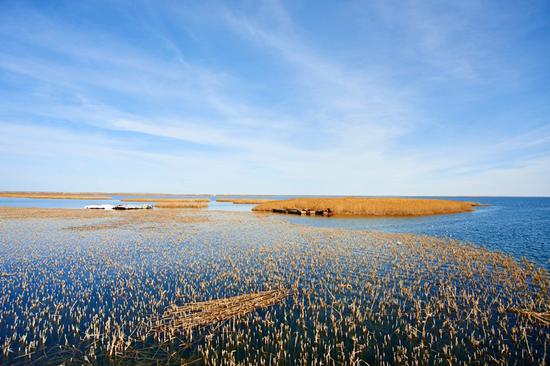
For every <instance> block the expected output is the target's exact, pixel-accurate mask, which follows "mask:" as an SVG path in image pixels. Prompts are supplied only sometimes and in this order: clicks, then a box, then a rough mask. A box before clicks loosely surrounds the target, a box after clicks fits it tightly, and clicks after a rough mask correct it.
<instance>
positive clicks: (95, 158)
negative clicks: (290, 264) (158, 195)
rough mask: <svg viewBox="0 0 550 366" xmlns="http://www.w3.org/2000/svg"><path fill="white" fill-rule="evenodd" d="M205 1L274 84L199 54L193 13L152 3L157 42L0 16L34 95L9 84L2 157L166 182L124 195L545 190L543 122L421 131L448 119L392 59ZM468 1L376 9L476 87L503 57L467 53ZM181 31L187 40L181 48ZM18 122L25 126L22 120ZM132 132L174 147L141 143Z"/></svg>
mask: <svg viewBox="0 0 550 366" xmlns="http://www.w3.org/2000/svg"><path fill="white" fill-rule="evenodd" d="M394 5H395V4H394ZM208 6H209V7H214V8H213V9H209V10H211V11H208V13H209V14H210V15H211V19H209V20H208V22H213V23H216V25H217V26H218V27H220V28H222V29H223V30H224V32H225V33H224V36H226V37H228V39H230V40H231V42H234V43H235V47H237V46H238V47H239V48H241V49H246V54H247V55H252V56H255V57H258V59H260V58H265V59H268V60H270V62H273V63H275V64H276V65H277V66H278V68H276V69H275V68H270V69H266V70H265V73H266V74H267V73H270V72H274V73H276V75H266V78H263V77H262V76H260V77H256V78H249V77H247V76H246V75H247V73H246V72H244V71H243V70H240V69H239V68H235V67H230V66H229V65H228V64H224V61H223V60H224V59H225V57H226V55H222V54H219V55H216V56H219V57H220V58H221V60H220V61H219V62H215V61H216V60H214V61H213V60H207V62H201V58H200V57H199V56H200V55H196V54H194V55H190V54H191V53H192V52H193V49H192V47H193V45H194V43H193V42H208V39H204V37H205V35H204V34H201V33H200V32H199V33H196V32H194V30H193V29H190V28H188V27H191V25H188V24H191V23H193V24H195V23H197V22H199V23H200V21H199V20H197V19H196V17H194V16H193V14H191V13H192V11H190V10H189V9H187V8H186V6H184V5H181V4H170V5H169V6H168V9H165V10H164V11H159V10H158V9H156V8H152V7H150V6H149V7H144V8H143V11H144V14H141V15H140V16H139V17H137V18H136V19H134V21H135V22H136V24H135V25H136V26H137V27H142V28H143V29H145V30H147V36H148V37H150V39H148V42H151V39H153V40H155V42H152V43H153V44H154V46H153V47H151V45H150V44H144V43H145V42H146V41H143V43H140V42H129V41H128V40H127V39H125V38H124V35H123V34H113V32H112V31H107V30H101V29H89V28H87V29H86V31H81V30H79V29H78V26H77V25H75V24H71V23H70V22H69V23H68V24H62V23H60V22H59V21H57V20H53V19H51V18H50V17H49V16H47V15H44V14H42V13H41V12H39V11H31V10H30V9H29V10H27V11H25V15H26V16H27V17H28V18H27V19H26V20H24V19H21V18H16V17H15V18H14V19H12V20H10V21H6V22H2V25H1V26H0V37H2V39H6V40H9V42H8V44H9V47H7V48H5V49H3V50H0V69H1V70H3V71H4V72H5V73H6V74H7V75H9V76H10V78H13V79H14V80H16V83H19V84H18V87H20V88H21V89H22V91H18V92H17V93H13V92H12V90H7V89H6V90H1V89H0V96H2V97H3V98H2V99H3V101H0V116H3V118H4V121H10V122H5V123H4V124H2V127H1V128H2V130H3V132H4V133H5V136H9V137H8V139H9V141H8V140H6V141H5V142H3V143H2V144H1V146H0V150H1V151H4V152H5V153H6V154H9V155H10V156H19V157H24V158H29V159H31V160H30V161H32V157H33V156H34V157H36V159H42V161H47V159H51V158H52V157H53V156H64V155H70V154H71V152H72V154H73V155H75V156H79V157H80V158H81V159H82V160H83V161H87V162H89V164H91V165H93V166H95V167H97V169H99V166H101V164H102V163H104V164H106V165H108V167H109V170H111V171H114V170H116V166H119V165H124V166H125V168H124V169H123V171H124V174H129V175H132V176H136V173H135V171H136V170H140V169H149V170H152V171H154V172H155V174H154V175H156V176H158V177H159V178H158V179H152V178H151V179H147V180H146V181H144V182H141V183H132V184H136V185H139V188H138V187H136V188H135V189H134V188H133V187H128V188H125V187H121V186H119V184H120V183H121V182H120V181H117V180H115V179H113V180H112V184H113V185H117V188H116V189H118V190H128V189H130V190H154V191H158V190H160V189H159V188H158V187H159V185H162V187H163V188H164V189H165V190H167V191H182V190H187V191H204V190H205V189H207V190H209V191H212V192H215V191H220V190H225V191H226V192H229V191H233V192H237V191H241V192H245V191H246V192H252V193H254V192H257V193H262V192H263V193H319V194H323V193H324V194H331V193H332V194H338V193H339V194H461V193H464V194H480V193H490V192H489V191H487V187H488V186H489V185H490V183H488V182H490V181H492V182H493V183H494V182H496V179H500V178H502V177H504V176H513V175H514V174H517V175H521V174H524V173H525V174H526V175H527V176H532V177H534V176H535V175H536V176H537V177H539V178H540V179H543V180H546V182H548V179H549V177H550V174H546V173H544V171H543V172H542V173H537V174H535V173H534V169H535V168H534V167H539V168H540V167H541V166H542V165H543V163H544V162H545V161H546V156H547V154H548V146H549V144H550V142H549V139H548V129H547V128H546V127H544V126H543V127H540V125H539V126H536V125H535V126H534V127H532V128H530V129H526V130H524V131H523V132H522V134H521V136H518V137H514V138H512V137H510V136H508V135H506V134H503V135H501V137H499V138H498V139H496V140H490V139H487V140H486V141H485V143H484V144H483V145H479V143H478V141H468V140H466V139H461V138H460V136H457V138H456V139H454V140H451V141H452V142H453V143H452V144H451V145H450V144H449V138H448V137H447V138H446V139H445V140H444V141H443V140H442V141H437V139H436V140H434V141H429V140H428V139H423V138H422V137H420V138H418V137H414V136H415V135H422V133H423V131H425V130H426V129H427V128H430V127H433V128H439V127H438V126H442V125H443V126H445V124H446V123H447V124H448V123H449V122H448V121H447V120H443V121H442V120H440V119H438V118H437V117H434V116H433V115H432V114H431V113H430V112H429V111H427V109H426V105H429V106H430V103H429V101H427V100H426V95H428V94H429V93H426V91H425V90H424V89H423V86H422V85H415V83H414V82H409V81H407V82H398V81H396V79H395V78H394V77H392V75H393V74H392V72H393V70H392V67H393V64H394V63H393V62H389V63H388V65H376V67H373V66H372V65H364V66H363V67H361V65H358V64H357V63H353V62H350V63H346V62H345V61H342V59H340V58H336V57H333V55H331V54H330V50H329V49H327V48H324V47H323V44H322V40H317V41H312V40H311V39H309V38H307V37H306V36H304V34H303V32H301V29H300V28H301V27H303V26H304V25H303V24H300V23H299V22H298V21H297V19H295V18H294V17H293V15H292V14H291V13H289V11H287V9H286V8H285V6H284V4H283V3H281V2H278V1H269V2H262V3H261V4H258V5H257V6H253V7H244V6H243V7H240V8H239V9H235V8H233V7H231V8H229V7H224V6H218V5H212V4H209V5H208ZM457 6H458V5H457ZM458 7H459V9H458V10H459V11H458V15H457V16H458V17H460V16H464V18H465V19H464V20H463V21H462V22H459V23H456V22H452V21H450V20H449V17H452V18H453V19H455V17H456V16H455V15H452V14H451V13H450V12H443V13H444V14H443V15H444V16H441V15H438V16H433V14H431V12H432V11H431V10H430V9H427V8H426V7H424V6H422V5H421V4H417V5H411V6H408V7H406V9H405V11H404V12H403V14H396V13H395V12H393V13H392V11H391V10H392V9H394V7H392V6H391V4H390V5H385V3H378V5H377V6H376V8H377V11H378V14H379V15H380V16H381V17H382V18H384V17H385V18H384V19H385V21H386V22H390V23H394V24H399V25H400V26H402V27H404V29H406V30H407V31H410V33H411V34H410V41H411V42H410V47H411V50H413V52H421V53H422V54H423V57H422V58H423V59H425V60H427V62H428V63H429V64H430V67H431V68H434V70H435V69H437V72H436V73H435V74H437V75H440V77H445V78H449V80H451V79H457V78H458V79H461V80H466V81H468V82H471V81H472V80H474V79H477V78H480V77H482V76H483V75H484V74H485V69H486V68H487V67H491V65H494V63H493V61H492V59H491V60H490V62H489V61H487V57H488V56H487V53H484V51H483V50H482V49H483V47H484V45H485V44H486V42H488V39H482V40H476V39H475V37H473V36H471V37H470V36H469V37H467V40H468V42H467V44H464V45H455V43H456V42H455V41H454V39H455V38H457V37H459V35H460V34H461V33H462V32H464V31H465V30H466V29H467V28H468V27H469V26H470V23H471V22H472V21H475V19H477V18H476V17H474V18H472V17H471V16H470V15H471V14H476V13H477V12H479V11H480V10H479V9H478V5H475V4H466V5H460V6H458ZM203 11H206V10H203ZM397 18H399V19H397ZM174 19H182V20H189V22H186V21H181V22H173V20H174ZM403 19H404V20H403ZM162 20H166V21H165V22H163V21H162ZM172 22H173V23H172ZM195 26H196V24H195ZM199 26H200V25H199ZM202 28H204V27H201V29H202ZM183 36H185V37H189V38H190V39H191V40H190V41H189V42H191V45H189V44H186V46H182V41H181V39H179V38H178V37H183ZM209 36H210V37H212V35H209ZM214 37H216V35H214ZM206 38H208V37H206ZM407 40H408V38H407ZM157 41H158V43H157ZM29 50H36V52H29ZM235 52H236V51H235ZM458 55H460V56H461V57H458ZM204 57H206V56H204ZM236 57H238V56H236ZM229 61H234V60H228V62H229ZM267 76H271V77H274V78H276V77H281V78H284V79H285V81H287V84H285V87H284V88H282V89H277V90H274V91H272V92H273V94H276V97H270V91H271V90H270V87H269V84H268V83H269V78H267ZM0 82H1V79H0ZM421 84H422V83H421ZM0 85H1V84H0ZM430 92H431V91H430ZM431 106H432V107H434V108H435V109H437V106H433V105H431ZM17 118H22V119H23V120H24V121H25V123H26V124H25V125H21V126H17ZM458 119H460V117H458ZM79 126H81V127H82V128H81V130H82V131H81V132H79ZM90 131H94V132H93V133H91V132H90ZM129 134H139V135H143V136H145V138H148V139H150V140H151V141H153V140H154V141H156V142H157V144H165V145H166V148H168V146H169V147H170V148H171V151H170V152H169V153H165V152H161V151H159V149H158V147H157V148H146V147H144V146H140V145H139V144H136V139H135V138H133V137H129ZM435 136H436V137H437V136H438V135H437V134H435ZM411 141H412V142H411ZM31 145H32V146H36V149H30V146H31ZM113 157H116V158H115V159H113ZM56 161H60V162H61V163H62V161H63V159H61V160H60V159H59V158H56ZM114 162H116V163H114ZM66 163H67V164H68V166H73V167H74V166H75V165H74V164H72V163H70V162H66ZM29 164H30V165H32V164H31V163H29ZM30 165H29V166H30ZM188 172H193V173H192V174H189V173H188ZM2 175H7V172H4V173H3V174H2ZM163 176H165V177H169V178H170V179H169V180H170V181H171V182H172V183H168V182H166V180H165V179H164V178H162V177H163ZM75 179H76V178H75ZM51 181H52V182H53V181H54V178H52V180H51ZM510 181H512V180H510ZM132 182H134V181H132ZM136 182H137V180H136ZM434 182H437V184H436V183H434ZM451 182H452V183H451ZM457 182H460V184H463V185H462V186H461V185H459V183H457ZM14 184H15V182H14ZM180 187H181V188H180ZM529 187H530V188H529V189H535V188H536V189H537V190H536V191H533V192H539V194H540V192H546V191H545V190H544V189H543V188H541V187H542V186H540V185H537V184H532V185H529ZM13 188H14V189H15V188H17V187H15V186H14V187H13ZM37 188H41V189H43V188H44V187H37ZM51 188H54V187H51ZM474 188H475V189H478V190H479V191H477V192H474V191H471V190H473V189H474ZM506 189H507V190H508V191H507V192H509V193H512V192H513V191H514V189H515V188H514V186H513V185H511V184H509V185H507V188H506ZM108 190H115V188H114V187H113V188H112V189H108ZM503 192H504V191H503Z"/></svg>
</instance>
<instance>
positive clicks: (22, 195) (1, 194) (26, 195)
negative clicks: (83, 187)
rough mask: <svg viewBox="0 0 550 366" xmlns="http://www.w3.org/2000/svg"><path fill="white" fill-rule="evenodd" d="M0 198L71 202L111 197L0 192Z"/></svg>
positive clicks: (87, 194)
mask: <svg viewBox="0 0 550 366" xmlns="http://www.w3.org/2000/svg"><path fill="white" fill-rule="evenodd" d="M0 197H7V198H35V199H66V200H67V199H73V200H111V199H113V198H112V197H109V196H105V195H103V196H102V195H100V194H93V193H84V194H81V193H59V192H55V193H54V192H51V193H49V192H0Z"/></svg>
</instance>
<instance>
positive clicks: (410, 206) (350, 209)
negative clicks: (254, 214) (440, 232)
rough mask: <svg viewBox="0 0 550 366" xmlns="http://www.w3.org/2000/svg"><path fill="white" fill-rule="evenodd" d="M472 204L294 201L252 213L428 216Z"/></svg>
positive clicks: (260, 207)
mask: <svg viewBox="0 0 550 366" xmlns="http://www.w3.org/2000/svg"><path fill="white" fill-rule="evenodd" d="M478 205H479V204H478V203H475V202H465V201H453V200H439V199H419V198H355V197H346V198H295V199H289V200H280V201H271V202H266V203H262V204H260V205H258V206H256V207H254V208H253V210H254V211H269V212H273V210H327V209H329V210H330V211H331V212H332V214H333V215H336V216H377V217H383V216H428V215H441V214H451V213H460V212H469V211H473V208H474V207H475V206H478Z"/></svg>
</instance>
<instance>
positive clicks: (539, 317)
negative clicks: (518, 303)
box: [507, 308, 550, 326]
mask: <svg viewBox="0 0 550 366" xmlns="http://www.w3.org/2000/svg"><path fill="white" fill-rule="evenodd" d="M507 310H508V312H510V313H515V314H518V315H519V316H523V317H525V318H528V319H530V320H532V321H535V322H538V323H541V324H543V325H546V326H550V311H546V312H539V311H534V310H527V309H518V308H509V309H507Z"/></svg>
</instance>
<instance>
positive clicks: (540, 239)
mask: <svg viewBox="0 0 550 366" xmlns="http://www.w3.org/2000/svg"><path fill="white" fill-rule="evenodd" d="M450 199H460V200H467V201H476V202H480V203H484V204H490V205H491V206H482V207H478V208H476V210H475V211H474V212H470V213H462V214H454V215H437V216H427V217H414V218H376V219H375V218H353V219H352V218H349V219H348V218H333V217H331V218H323V217H308V216H303V217H302V216H292V217H291V216H289V220H290V222H293V223H297V224H304V225H312V226H321V227H337V228H348V229H355V230H374V231H385V232H392V233H416V234H426V235H432V236H438V237H448V238H452V239H460V240H462V241H467V242H472V243H475V244H478V245H481V246H484V247H487V248H489V249H491V250H497V251H501V252H505V253H508V254H512V255H513V256H514V257H516V258H518V259H520V258H521V257H523V256H525V257H526V258H527V259H529V260H531V261H534V262H536V263H538V264H540V265H542V266H544V267H545V268H546V269H548V270H550V197H544V198H538V197H532V198H531V197H530V198H519V197H475V198H455V197H453V198H450Z"/></svg>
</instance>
